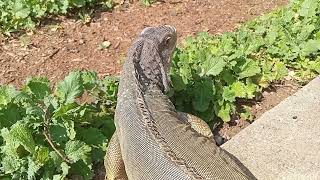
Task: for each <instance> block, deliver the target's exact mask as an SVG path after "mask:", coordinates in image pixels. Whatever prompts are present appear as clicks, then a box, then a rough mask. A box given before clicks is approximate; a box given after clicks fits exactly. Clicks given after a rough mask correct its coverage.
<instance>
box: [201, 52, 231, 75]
mask: <svg viewBox="0 0 320 180" xmlns="http://www.w3.org/2000/svg"><path fill="white" fill-rule="evenodd" d="M226 64H227V63H226V62H225V61H224V60H223V59H222V58H218V57H213V56H209V57H208V58H207V60H206V61H205V62H203V64H202V66H201V69H202V72H201V74H200V76H210V75H212V76H216V75H218V74H220V73H221V72H222V70H223V68H224V67H225V66H226Z"/></svg>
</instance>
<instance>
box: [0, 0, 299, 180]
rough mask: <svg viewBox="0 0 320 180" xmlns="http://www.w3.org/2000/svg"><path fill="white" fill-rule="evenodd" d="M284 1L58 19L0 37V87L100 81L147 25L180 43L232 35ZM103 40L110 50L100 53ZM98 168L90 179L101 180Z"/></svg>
mask: <svg viewBox="0 0 320 180" xmlns="http://www.w3.org/2000/svg"><path fill="white" fill-rule="evenodd" d="M286 3H287V1H286V0H270V1H266V0H198V1H197V0H166V2H162V3H156V4H154V5H153V6H152V7H147V8H146V7H143V6H141V4H140V2H133V3H132V4H129V5H128V6H121V7H119V8H116V9H115V10H113V12H96V13H95V15H96V16H95V17H94V18H93V20H92V22H90V23H88V24H83V23H82V22H81V21H77V20H74V19H68V18H65V17H59V18H57V19H56V20H57V21H58V23H53V22H49V23H48V24H46V25H44V26H43V27H40V28H39V29H38V30H36V31H35V32H34V33H33V34H29V35H24V36H23V37H20V38H11V39H9V40H5V39H4V38H1V37H0V64H1V66H0V84H14V85H16V86H18V87H21V85H22V84H23V83H24V81H25V79H26V78H27V77H30V76H47V77H48V78H49V79H50V80H51V81H52V82H54V83H55V82H57V81H58V80H60V79H62V78H63V77H64V76H65V75H66V74H68V73H69V72H70V71H73V70H76V69H78V70H93V71H96V72H98V73H99V75H100V76H106V75H108V74H118V73H119V72H120V70H121V67H122V61H123V60H124V58H125V56H126V53H127V51H128V48H129V46H130V45H131V43H132V42H133V40H134V38H136V37H137V35H138V34H139V33H140V32H141V30H142V29H143V28H144V27H146V26H157V25H161V24H170V25H173V26H175V27H176V29H177V30H178V33H179V39H178V41H179V44H181V42H182V40H183V39H185V38H186V37H187V36H193V35H196V34H197V33H199V32H203V31H207V32H209V33H211V34H217V33H223V32H226V31H232V30H234V29H235V28H236V27H237V26H238V25H239V24H241V23H243V22H245V21H248V20H250V19H253V18H255V17H257V16H259V15H261V14H264V13H266V12H269V11H271V10H273V9H275V8H276V7H279V6H282V5H285V4H286ZM103 41H109V42H110V43H111V46H110V47H109V48H107V49H102V50H101V49H99V46H100V45H101V43H102V42H103ZM296 89H297V88H296V86H293V87H290V86H281V87H276V88H275V89H274V90H272V91H267V92H265V93H264V94H263V98H262V100H261V102H257V103H256V104H254V105H252V106H253V111H254V115H256V116H257V117H258V116H260V115H261V114H262V113H263V112H265V111H267V110H269V109H271V108H272V107H273V106H275V105H277V104H278V103H279V102H280V101H282V100H283V99H285V98H286V97H288V96H289V95H291V94H292V93H293V92H295V91H296ZM248 124H249V123H248V122H246V121H242V120H240V121H239V123H236V124H234V123H229V124H224V125H223V127H222V128H220V132H219V133H220V134H221V135H223V137H225V138H226V139H228V138H230V137H232V136H234V134H235V133H237V132H239V131H240V130H241V129H242V128H244V127H246V126H247V125H248ZM103 174H104V169H103V168H101V170H99V172H98V173H97V177H96V178H95V179H103V178H104V175H103Z"/></svg>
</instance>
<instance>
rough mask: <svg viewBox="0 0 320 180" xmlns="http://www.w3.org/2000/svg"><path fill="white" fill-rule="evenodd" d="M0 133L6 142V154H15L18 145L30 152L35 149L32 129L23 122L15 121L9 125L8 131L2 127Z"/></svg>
mask: <svg viewBox="0 0 320 180" xmlns="http://www.w3.org/2000/svg"><path fill="white" fill-rule="evenodd" d="M1 135H2V137H3V139H4V141H5V142H6V145H5V147H4V150H5V152H6V153H8V154H11V155H13V156H17V155H18V153H19V152H18V148H19V146H20V145H21V146H23V147H24V149H25V150H26V151H28V152H30V153H33V152H34V151H35V142H34V139H33V137H32V131H31V129H29V128H28V127H27V126H26V125H25V124H21V123H16V124H14V125H13V126H12V127H11V130H10V131H9V130H8V129H6V128H4V129H2V130H1Z"/></svg>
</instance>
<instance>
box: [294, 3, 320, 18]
mask: <svg viewBox="0 0 320 180" xmlns="http://www.w3.org/2000/svg"><path fill="white" fill-rule="evenodd" d="M317 7H319V4H318V0H304V1H303V3H302V6H301V9H299V11H298V13H299V14H300V16H304V17H311V16H315V14H316V9H317Z"/></svg>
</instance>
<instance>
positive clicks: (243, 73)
mask: <svg viewBox="0 0 320 180" xmlns="http://www.w3.org/2000/svg"><path fill="white" fill-rule="evenodd" d="M238 71H240V72H239V73H238V75H239V79H242V78H245V77H251V76H254V75H256V74H258V73H260V72H261V69H260V67H259V65H258V63H257V62H256V61H254V60H252V59H246V60H245V61H243V62H242V63H240V64H239V70H238Z"/></svg>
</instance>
